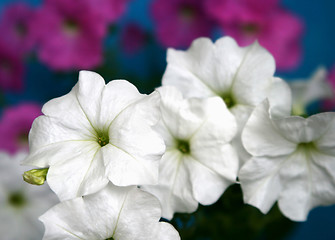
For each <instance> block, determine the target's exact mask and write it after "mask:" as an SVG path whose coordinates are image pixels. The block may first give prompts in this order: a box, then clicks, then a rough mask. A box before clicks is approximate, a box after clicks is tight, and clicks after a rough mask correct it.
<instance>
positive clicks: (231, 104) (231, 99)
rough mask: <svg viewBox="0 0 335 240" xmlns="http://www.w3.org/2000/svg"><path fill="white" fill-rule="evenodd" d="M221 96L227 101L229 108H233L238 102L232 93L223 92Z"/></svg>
mask: <svg viewBox="0 0 335 240" xmlns="http://www.w3.org/2000/svg"><path fill="white" fill-rule="evenodd" d="M221 98H222V100H223V101H224V102H225V104H226V106H227V108H232V107H234V106H235V104H236V102H235V99H234V97H233V96H232V95H231V94H223V95H222V96H221Z"/></svg>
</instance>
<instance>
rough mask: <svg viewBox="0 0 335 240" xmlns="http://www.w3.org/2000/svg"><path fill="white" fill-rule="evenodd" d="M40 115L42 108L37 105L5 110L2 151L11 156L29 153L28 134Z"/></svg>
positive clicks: (0, 132) (1, 126)
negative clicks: (18, 153)
mask: <svg viewBox="0 0 335 240" xmlns="http://www.w3.org/2000/svg"><path fill="white" fill-rule="evenodd" d="M39 115H41V107H40V106H39V105H38V104H35V103H22V104H20V105H17V106H12V107H8V108H5V109H4V111H3V115H2V117H1V119H0V149H1V150H2V151H6V152H9V153H11V154H14V153H16V152H19V151H26V152H28V133H29V130H30V128H31V124H32V123H33V121H34V119H35V118H37V117H38V116H39Z"/></svg>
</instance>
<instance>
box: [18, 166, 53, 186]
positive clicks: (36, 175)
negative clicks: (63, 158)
mask: <svg viewBox="0 0 335 240" xmlns="http://www.w3.org/2000/svg"><path fill="white" fill-rule="evenodd" d="M48 170H49V168H41V169H32V170H29V171H26V172H24V173H23V175H22V176H23V180H24V181H25V182H27V183H30V184H34V185H43V184H44V181H45V179H46V176H47V173H48Z"/></svg>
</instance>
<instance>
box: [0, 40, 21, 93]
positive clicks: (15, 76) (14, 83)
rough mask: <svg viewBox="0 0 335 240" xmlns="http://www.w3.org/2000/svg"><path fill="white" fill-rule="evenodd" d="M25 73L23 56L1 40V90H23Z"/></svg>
mask: <svg viewBox="0 0 335 240" xmlns="http://www.w3.org/2000/svg"><path fill="white" fill-rule="evenodd" d="M24 71H25V69H24V64H23V59H22V56H21V54H20V53H18V52H17V51H15V50H13V49H12V48H9V47H8V45H7V43H6V42H4V41H3V40H2V39H0V90H2V91H8V90H14V91H18V90H21V89H22V87H23V77H24Z"/></svg>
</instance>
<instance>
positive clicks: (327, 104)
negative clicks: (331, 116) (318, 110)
mask: <svg viewBox="0 0 335 240" xmlns="http://www.w3.org/2000/svg"><path fill="white" fill-rule="evenodd" d="M327 79H328V82H329V83H330V85H331V86H332V89H333V93H334V95H335V65H334V66H333V67H332V69H331V70H330V72H329V74H328V78H327ZM323 110H325V111H331V110H335V98H333V99H328V100H325V101H324V102H323Z"/></svg>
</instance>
